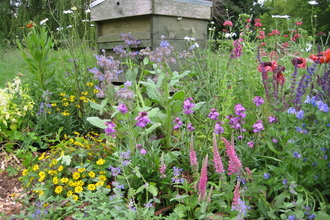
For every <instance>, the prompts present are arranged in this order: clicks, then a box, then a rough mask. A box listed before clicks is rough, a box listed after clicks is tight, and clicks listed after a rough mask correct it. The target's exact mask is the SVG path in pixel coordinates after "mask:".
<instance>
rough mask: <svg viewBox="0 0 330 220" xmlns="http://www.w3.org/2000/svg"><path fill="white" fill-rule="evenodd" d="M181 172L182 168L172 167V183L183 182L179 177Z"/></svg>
mask: <svg viewBox="0 0 330 220" xmlns="http://www.w3.org/2000/svg"><path fill="white" fill-rule="evenodd" d="M181 172H182V169H179V168H177V167H173V176H174V177H172V182H173V183H175V184H178V183H183V182H184V179H183V178H180V175H181Z"/></svg>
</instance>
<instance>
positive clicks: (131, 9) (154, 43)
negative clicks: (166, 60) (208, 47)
mask: <svg viewBox="0 0 330 220" xmlns="http://www.w3.org/2000/svg"><path fill="white" fill-rule="evenodd" d="M211 6H212V2H210V1H205V0H98V1H95V2H93V3H92V4H91V21H94V22H96V27H97V31H96V33H97V34H96V35H97V36H96V43H97V47H98V49H99V50H102V49H105V50H106V51H107V52H110V51H112V49H113V48H114V47H115V46H117V45H120V44H122V45H123V44H124V43H123V41H122V40H121V34H122V33H124V34H128V33H131V35H132V36H133V37H134V38H137V39H139V40H140V41H141V43H140V44H139V49H143V48H145V47H150V48H151V49H152V50H153V49H155V48H156V47H158V46H159V43H160V41H161V36H162V35H164V36H165V40H167V41H168V42H169V43H170V44H171V45H172V46H173V47H174V49H175V51H176V52H181V51H183V50H185V49H186V47H187V45H186V42H185V41H184V37H191V38H195V39H196V41H197V42H198V43H199V44H200V45H201V47H203V46H205V43H206V40H207V28H208V22H209V20H210V17H211Z"/></svg>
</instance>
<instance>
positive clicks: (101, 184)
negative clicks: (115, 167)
mask: <svg viewBox="0 0 330 220" xmlns="http://www.w3.org/2000/svg"><path fill="white" fill-rule="evenodd" d="M103 185H104V182H97V183H95V186H96V187H98V186H103Z"/></svg>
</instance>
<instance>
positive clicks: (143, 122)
mask: <svg viewBox="0 0 330 220" xmlns="http://www.w3.org/2000/svg"><path fill="white" fill-rule="evenodd" d="M147 116H148V112H139V116H137V117H136V118H135V120H136V121H137V122H136V124H135V125H136V126H139V127H141V128H144V127H145V126H147V124H149V123H150V119H149V118H148V117H147Z"/></svg>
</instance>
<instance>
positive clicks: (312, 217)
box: [308, 214, 316, 219]
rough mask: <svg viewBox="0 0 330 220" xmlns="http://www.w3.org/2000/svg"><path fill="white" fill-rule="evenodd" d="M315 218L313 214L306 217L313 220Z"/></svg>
mask: <svg viewBox="0 0 330 220" xmlns="http://www.w3.org/2000/svg"><path fill="white" fill-rule="evenodd" d="M315 218H316V215H315V214H311V215H309V216H308V219H315Z"/></svg>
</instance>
